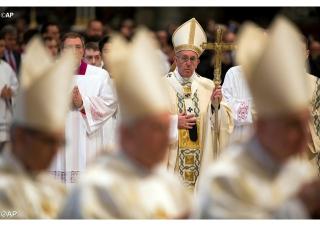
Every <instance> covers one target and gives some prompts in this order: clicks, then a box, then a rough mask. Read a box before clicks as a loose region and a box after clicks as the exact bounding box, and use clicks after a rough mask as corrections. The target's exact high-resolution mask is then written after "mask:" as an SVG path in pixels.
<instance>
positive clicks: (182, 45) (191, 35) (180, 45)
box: [172, 18, 207, 56]
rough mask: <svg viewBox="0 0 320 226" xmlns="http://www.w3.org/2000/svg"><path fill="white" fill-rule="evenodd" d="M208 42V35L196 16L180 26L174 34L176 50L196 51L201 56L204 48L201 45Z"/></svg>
mask: <svg viewBox="0 0 320 226" xmlns="http://www.w3.org/2000/svg"><path fill="white" fill-rule="evenodd" d="M206 42H207V35H206V33H205V32H204V30H203V28H202V27H201V25H200V24H199V23H198V21H197V20H196V19H195V18H192V19H190V20H188V21H187V22H185V23H184V24H182V25H181V26H180V27H178V28H177V29H176V30H175V32H174V33H173V35H172V43H173V46H174V51H175V52H176V53H177V52H179V51H182V50H191V51H194V52H196V53H197V54H198V56H200V55H201V54H202V53H203V51H204V49H203V48H202V47H201V45H202V44H203V43H206Z"/></svg>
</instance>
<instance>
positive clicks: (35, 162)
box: [0, 38, 76, 219]
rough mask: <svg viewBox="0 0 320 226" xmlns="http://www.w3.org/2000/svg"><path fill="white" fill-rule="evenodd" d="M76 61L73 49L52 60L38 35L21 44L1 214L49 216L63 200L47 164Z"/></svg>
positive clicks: (1, 176)
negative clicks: (20, 59) (18, 78)
mask: <svg viewBox="0 0 320 226" xmlns="http://www.w3.org/2000/svg"><path fill="white" fill-rule="evenodd" d="M40 61H41V62H42V64H39V62H40ZM75 65H76V61H75V57H74V54H73V53H72V52H66V53H65V54H63V55H62V56H61V58H60V59H58V61H55V60H54V59H53V58H52V57H51V56H50V54H49V52H47V50H46V48H45V47H44V46H43V43H42V40H41V39H40V38H35V39H33V40H31V41H30V43H29V44H28V46H27V47H26V53H25V57H24V59H23V62H22V67H21V77H20V78H21V86H20V90H19V92H18V94H17V97H16V104H15V108H14V117H13V124H12V126H11V130H10V140H11V142H10V145H6V147H5V149H4V151H3V153H1V155H0V181H1V182H0V210H1V217H2V218H7V219H12V218H19V219H26V218H54V217H56V216H57V213H58V211H59V210H60V207H61V205H62V203H63V202H64V200H65V196H66V189H65V186H64V185H63V184H61V183H60V182H59V181H56V180H55V179H54V178H53V177H52V175H50V174H48V172H47V168H48V167H49V166H50V163H51V161H52V160H53V158H54V156H55V155H56V153H57V151H58V150H59V147H60V145H63V144H64V140H65V138H64V126H65V117H66V115H67V112H68V110H69V105H70V99H69V98H71V95H70V93H69V95H65V93H66V92H67V91H68V90H70V89H71V87H72V79H73V70H72V68H73V67H74V66H75ZM57 91H58V92H57ZM44 94H45V95H44ZM48 99H49V100H50V101H48Z"/></svg>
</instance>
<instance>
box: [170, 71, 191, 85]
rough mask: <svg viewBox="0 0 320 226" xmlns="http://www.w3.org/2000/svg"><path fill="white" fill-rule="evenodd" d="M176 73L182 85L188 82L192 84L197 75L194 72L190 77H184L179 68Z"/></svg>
mask: <svg viewBox="0 0 320 226" xmlns="http://www.w3.org/2000/svg"><path fill="white" fill-rule="evenodd" d="M174 75H175V77H176V79H177V80H178V82H179V83H180V84H181V85H185V84H187V83H190V84H192V82H193V80H194V78H195V77H196V74H195V72H193V74H192V75H191V76H190V77H189V78H185V77H182V76H181V75H180V73H179V71H178V68H176V69H175V70H174Z"/></svg>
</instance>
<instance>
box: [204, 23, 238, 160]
mask: <svg viewBox="0 0 320 226" xmlns="http://www.w3.org/2000/svg"><path fill="white" fill-rule="evenodd" d="M222 34H223V30H222V28H221V26H218V28H217V31H216V41H215V42H214V43H202V45H201V47H202V48H203V49H208V50H213V51H214V52H215V54H214V72H213V76H214V77H213V82H214V85H215V87H217V86H219V85H220V84H221V58H222V54H223V52H225V51H230V50H233V49H235V48H236V46H235V45H234V44H230V43H223V42H222ZM213 107H214V110H215V114H214V150H213V156H214V158H216V157H218V156H219V153H218V133H219V128H218V108H219V102H218V101H215V102H214V103H213Z"/></svg>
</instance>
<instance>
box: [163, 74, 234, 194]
mask: <svg viewBox="0 0 320 226" xmlns="http://www.w3.org/2000/svg"><path fill="white" fill-rule="evenodd" d="M179 76H180V75H179V74H178V71H177V70H176V71H174V72H172V73H169V74H167V75H166V77H165V79H166V80H167V81H168V83H169V85H170V87H171V88H170V106H171V107H170V108H171V113H172V114H173V115H178V114H179V113H186V114H194V115H195V116H196V118H197V122H196V124H197V126H196V134H197V135H196V137H193V138H191V137H190V136H194V135H190V133H189V130H186V129H179V130H178V125H175V129H176V130H177V134H178V139H177V140H172V142H171V144H170V150H169V156H168V160H167V167H168V169H169V171H171V172H175V173H177V174H178V175H179V177H180V178H181V180H182V181H183V183H184V184H185V186H186V187H188V188H189V189H190V190H193V189H194V187H195V185H196V184H197V181H198V179H199V177H201V172H202V171H205V169H206V167H207V165H208V163H210V162H212V161H213V160H214V159H216V158H217V157H218V156H219V153H220V152H221V149H223V148H224V146H225V145H226V144H227V142H228V137H229V135H230V133H231V131H232V129H233V123H232V118H231V117H232V116H231V111H230V109H229V108H228V107H227V106H226V104H225V103H224V102H223V101H222V102H221V103H220V109H219V111H218V112H219V113H218V114H219V121H218V128H219V132H218V134H217V135H218V136H217V138H218V150H214V147H213V141H214V140H213V139H214V136H215V135H214V113H213V112H214V110H213V109H212V107H211V100H210V97H211V94H212V90H213V87H214V84H213V82H212V81H211V80H208V79H205V78H203V77H201V76H199V75H198V74H195V73H194V74H193V75H192V77H191V79H190V81H189V82H187V83H186V84H183V83H180V82H179V80H181V79H179ZM193 132H195V131H193ZM195 138H196V139H195Z"/></svg>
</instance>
